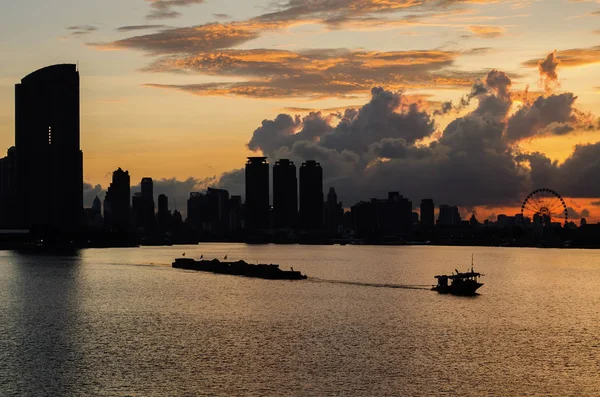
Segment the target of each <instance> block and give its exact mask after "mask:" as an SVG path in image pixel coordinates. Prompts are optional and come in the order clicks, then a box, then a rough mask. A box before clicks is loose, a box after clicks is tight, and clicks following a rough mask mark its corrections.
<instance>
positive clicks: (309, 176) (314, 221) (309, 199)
mask: <svg viewBox="0 0 600 397" xmlns="http://www.w3.org/2000/svg"><path fill="white" fill-rule="evenodd" d="M323 205H324V203H323V168H321V164H319V163H317V162H316V161H314V160H308V161H307V162H305V163H303V164H302V166H301V167H300V219H301V222H302V225H303V227H304V229H306V230H318V229H322V228H323Z"/></svg>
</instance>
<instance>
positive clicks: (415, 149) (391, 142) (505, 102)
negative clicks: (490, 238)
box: [219, 70, 600, 207]
mask: <svg viewBox="0 0 600 397" xmlns="http://www.w3.org/2000/svg"><path fill="white" fill-rule="evenodd" d="M511 86H512V81H511V79H510V77H509V76H508V75H507V74H506V73H503V72H501V71H497V70H492V71H490V72H489V73H488V75H487V76H486V77H485V78H484V79H481V80H479V81H477V82H476V83H475V84H474V85H473V88H472V90H471V92H470V93H469V94H468V95H466V96H465V99H464V100H465V101H470V100H473V99H474V100H476V101H477V106H476V107H475V108H474V109H473V110H472V111H470V112H469V113H467V114H466V115H463V116H461V117H457V118H455V119H454V120H453V121H451V122H450V123H449V124H448V125H447V127H446V128H445V129H444V130H443V131H438V130H437V128H436V127H435V124H434V121H433V118H432V114H431V113H430V111H428V109H427V108H424V107H420V106H419V104H417V103H412V104H407V103H406V102H405V100H404V98H403V93H402V92H392V91H388V90H384V89H381V88H377V89H373V91H372V96H371V100H370V101H369V102H368V103H366V104H365V105H364V106H362V107H360V108H359V109H344V110H343V111H339V112H335V111H334V112H331V113H323V112H311V113H309V114H308V115H306V116H304V117H301V116H291V115H287V114H280V115H278V116H277V117H276V118H274V119H272V120H265V121H263V122H262V125H261V126H259V127H258V128H257V129H256V130H255V131H254V133H253V134H252V137H251V139H250V140H249V142H248V148H249V149H250V150H253V151H255V152H257V154H262V155H265V156H267V157H269V158H270V161H271V162H274V161H276V160H278V159H281V158H289V159H292V160H293V161H295V162H296V164H301V163H302V162H303V161H306V160H309V159H314V160H317V161H319V162H320V163H321V164H322V166H323V171H324V185H325V188H328V187H331V186H334V187H335V188H336V191H337V192H338V195H339V196H340V198H341V199H342V200H343V201H344V202H345V203H347V204H349V205H352V204H353V203H355V202H357V201H359V200H365V199H369V198H371V197H385V196H386V193H387V191H389V190H399V191H401V192H402V193H403V194H404V195H405V196H408V197H410V198H412V199H413V200H420V199H422V198H428V197H432V198H434V199H435V200H436V202H437V203H439V204H443V203H448V204H455V205H459V206H464V207H475V206H488V207H489V206H492V207H493V206H508V205H515V206H518V205H519V204H520V202H521V201H522V199H523V197H524V196H525V195H526V194H527V193H528V192H529V191H531V190H533V189H534V188H539V187H550V188H553V189H555V190H557V191H559V192H560V193H561V194H563V195H564V196H565V197H594V198H597V197H600V187H597V186H595V184H593V183H590V181H594V180H598V178H600V143H597V144H591V145H580V146H577V147H576V148H575V150H574V152H573V154H572V155H571V156H570V157H569V158H568V159H567V160H566V161H565V162H564V163H562V164H559V163H558V162H556V161H552V160H550V159H549V158H548V157H547V156H545V155H544V154H541V153H527V152H523V151H522V150H521V149H520V148H519V146H518V143H519V142H520V141H521V140H523V139H531V138H532V137H537V136H542V135H546V134H551V133H553V134H565V133H571V131H572V130H573V128H578V126H579V116H580V113H579V112H578V111H577V109H576V108H575V103H576V99H577V98H576V96H575V95H573V94H572V93H564V94H560V95H551V96H545V95H544V94H543V93H541V94H537V96H535V97H534V98H532V99H531V100H530V101H527V102H526V103H525V104H523V105H522V107H521V108H520V109H519V110H517V111H516V112H512V111H511V109H512V108H513V106H515V104H514V98H518V99H522V98H523V96H524V94H523V93H522V92H513V91H512V89H511ZM529 95H532V96H533V95H535V94H534V93H529ZM574 175H576V177H574ZM586 181H587V182H586ZM243 184H244V174H243V170H235V171H232V172H231V173H229V174H227V175H226V177H223V178H221V180H220V182H219V186H221V187H223V188H227V189H229V190H230V191H231V192H237V193H241V192H243V189H244V185H243Z"/></svg>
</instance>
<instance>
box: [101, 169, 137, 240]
mask: <svg viewBox="0 0 600 397" xmlns="http://www.w3.org/2000/svg"><path fill="white" fill-rule="evenodd" d="M130 198H131V178H130V177H129V171H123V170H122V169H121V168H119V169H118V170H116V171H115V172H113V176H112V182H111V184H110V186H109V187H108V190H107V191H106V197H105V198H104V224H105V227H106V228H107V229H109V230H113V231H118V232H127V231H129V225H130V224H131V222H130V200H131V199H130Z"/></svg>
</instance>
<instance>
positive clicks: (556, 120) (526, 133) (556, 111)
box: [506, 93, 577, 141]
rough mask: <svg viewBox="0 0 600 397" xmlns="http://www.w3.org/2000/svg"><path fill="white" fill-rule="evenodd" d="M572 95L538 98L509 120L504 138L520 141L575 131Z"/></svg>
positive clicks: (573, 99)
mask: <svg viewBox="0 0 600 397" xmlns="http://www.w3.org/2000/svg"><path fill="white" fill-rule="evenodd" d="M576 99H577V97H575V96H574V95H573V94H572V93H565V94H560V95H551V96H549V97H538V98H537V99H536V100H535V101H534V102H533V103H532V104H531V105H525V106H523V107H522V108H521V109H519V110H518V111H517V112H516V113H515V114H514V115H513V116H512V117H511V118H510V119H509V120H508V128H507V130H506V138H507V139H508V140H509V141H520V140H522V139H526V138H531V137H533V136H535V135H536V134H539V135H565V134H567V133H569V132H571V131H573V130H574V129H575V125H576V123H577V116H576V115H575V113H574V108H573V106H574V103H575V100H576Z"/></svg>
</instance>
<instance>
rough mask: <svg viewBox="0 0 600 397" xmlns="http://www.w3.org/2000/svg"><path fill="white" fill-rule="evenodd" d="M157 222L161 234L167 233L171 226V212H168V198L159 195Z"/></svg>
mask: <svg viewBox="0 0 600 397" xmlns="http://www.w3.org/2000/svg"><path fill="white" fill-rule="evenodd" d="M156 219H157V220H158V229H159V230H160V231H161V232H165V231H168V230H169V228H170V226H171V211H169V198H168V197H167V196H166V195H164V194H161V195H159V196H158V213H157V214H156Z"/></svg>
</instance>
